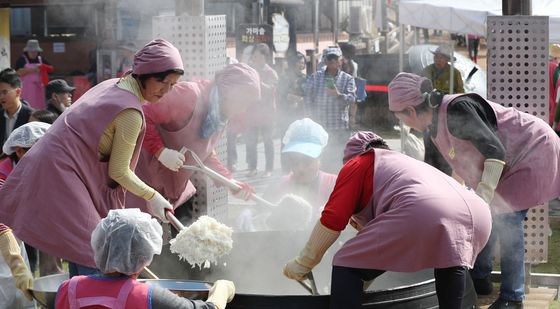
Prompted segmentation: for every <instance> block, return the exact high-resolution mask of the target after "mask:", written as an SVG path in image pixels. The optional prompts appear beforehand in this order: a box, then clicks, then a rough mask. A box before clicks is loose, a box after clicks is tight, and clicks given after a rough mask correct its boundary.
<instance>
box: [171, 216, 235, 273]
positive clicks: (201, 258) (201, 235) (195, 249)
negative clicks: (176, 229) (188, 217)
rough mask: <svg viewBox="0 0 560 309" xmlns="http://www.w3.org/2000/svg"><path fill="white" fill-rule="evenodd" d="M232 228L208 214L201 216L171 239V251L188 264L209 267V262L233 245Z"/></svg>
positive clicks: (226, 251) (223, 253)
mask: <svg viewBox="0 0 560 309" xmlns="http://www.w3.org/2000/svg"><path fill="white" fill-rule="evenodd" d="M232 232H233V231H232V229H231V228H230V227H228V226H227V225H225V224H222V223H220V222H218V221H216V219H214V218H211V217H209V216H201V217H200V218H199V219H198V220H196V221H195V222H194V223H193V224H191V225H190V226H189V227H187V228H185V229H184V230H182V231H181V232H180V233H179V234H178V235H177V237H176V238H175V239H172V240H171V241H170V242H169V243H170V244H171V246H170V249H171V252H173V253H176V254H178V255H179V258H180V259H182V260H186V261H187V262H188V263H189V264H191V265H192V266H193V267H194V266H199V267H203V266H204V268H209V267H210V264H211V263H214V264H218V261H217V259H218V258H220V257H222V256H224V255H226V254H229V252H230V251H231V248H232V247H233V240H232V239H231V234H232Z"/></svg>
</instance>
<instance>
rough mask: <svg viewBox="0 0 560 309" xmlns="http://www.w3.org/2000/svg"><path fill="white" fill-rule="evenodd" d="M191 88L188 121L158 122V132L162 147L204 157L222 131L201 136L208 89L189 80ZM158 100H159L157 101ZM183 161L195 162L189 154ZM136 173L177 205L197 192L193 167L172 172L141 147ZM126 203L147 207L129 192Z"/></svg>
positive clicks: (143, 208)
mask: <svg viewBox="0 0 560 309" xmlns="http://www.w3.org/2000/svg"><path fill="white" fill-rule="evenodd" d="M189 84H190V86H192V87H191V89H192V91H194V92H196V94H197V95H196V97H197V98H198V99H197V101H196V102H192V104H196V106H195V107H194V110H193V113H192V116H191V118H190V120H189V121H188V123H187V124H186V125H184V126H183V127H182V128H179V129H177V130H168V129H166V127H165V126H164V125H160V126H158V130H159V134H160V136H161V138H162V139H163V143H164V144H165V147H167V148H170V149H175V150H179V149H181V148H182V147H187V148H188V149H190V150H192V151H194V152H195V153H196V154H197V155H198V156H199V157H200V159H201V160H203V161H205V160H206V159H207V158H208V157H209V156H210V154H211V153H212V151H213V149H214V145H215V144H216V142H217V141H218V138H219V137H220V135H221V133H222V132H221V131H219V132H217V133H214V134H213V135H212V136H211V137H210V138H209V139H203V138H202V137H200V128H201V127H202V123H203V121H204V120H205V119H206V115H207V114H208V104H209V102H208V100H206V99H204V94H205V93H207V92H208V91H209V89H206V87H204V86H203V85H202V84H197V83H189ZM157 104H161V103H157ZM169 126H170V127H177V125H176V124H170V125H169ZM185 157H186V161H185V164H188V165H196V164H195V161H194V160H193V159H192V158H191V156H189V155H188V153H187V154H185ZM136 174H137V175H138V177H140V179H142V180H143V181H144V182H145V183H146V184H148V185H149V186H151V187H152V188H154V189H155V190H156V191H158V192H159V193H161V194H162V195H163V196H164V197H165V198H167V199H169V201H170V202H171V203H172V204H173V205H174V207H178V206H180V205H181V204H183V203H184V202H185V201H187V200H188V199H189V198H190V197H192V196H193V195H194V194H195V193H196V189H195V188H194V186H193V185H192V183H190V181H189V178H190V177H191V176H192V174H193V171H190V170H186V169H179V171H177V172H174V171H171V170H170V169H168V168H166V167H165V166H164V165H163V164H161V163H160V162H159V161H158V159H157V158H156V157H155V156H153V155H152V154H150V153H149V152H148V151H147V150H146V149H142V151H141V154H140V160H139V162H138V166H137V167H136ZM126 205H127V207H129V208H130V207H137V208H140V209H141V210H145V209H146V208H147V205H146V201H145V200H143V199H140V198H138V197H136V196H133V195H132V194H129V195H128V196H127V202H126Z"/></svg>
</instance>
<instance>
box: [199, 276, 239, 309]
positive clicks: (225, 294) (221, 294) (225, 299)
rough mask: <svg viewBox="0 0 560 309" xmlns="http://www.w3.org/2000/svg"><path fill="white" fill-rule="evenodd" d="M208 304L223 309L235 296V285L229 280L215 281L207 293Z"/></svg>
mask: <svg viewBox="0 0 560 309" xmlns="http://www.w3.org/2000/svg"><path fill="white" fill-rule="evenodd" d="M208 295H209V296H208V299H207V300H206V301H207V302H209V303H213V304H214V306H216V308H218V309H224V308H225V307H226V303H229V302H230V301H231V300H232V299H233V296H234V295H235V285H234V284H233V282H231V281H229V280H217V281H216V282H215V283H214V285H213V286H212V288H211V289H210V291H209V292H208Z"/></svg>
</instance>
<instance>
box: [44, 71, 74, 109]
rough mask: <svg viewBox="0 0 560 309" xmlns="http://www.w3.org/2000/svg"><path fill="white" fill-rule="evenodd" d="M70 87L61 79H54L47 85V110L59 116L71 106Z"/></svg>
mask: <svg viewBox="0 0 560 309" xmlns="http://www.w3.org/2000/svg"><path fill="white" fill-rule="evenodd" d="M75 89H76V88H74V87H71V86H69V85H68V83H66V81H65V80H63V79H54V80H51V81H50V82H49V83H48V84H47V110H48V111H51V112H53V113H55V114H56V115H57V116H60V114H62V112H64V111H65V110H66V109H67V108H68V107H70V105H71V104H72V93H73V92H74V90H75Z"/></svg>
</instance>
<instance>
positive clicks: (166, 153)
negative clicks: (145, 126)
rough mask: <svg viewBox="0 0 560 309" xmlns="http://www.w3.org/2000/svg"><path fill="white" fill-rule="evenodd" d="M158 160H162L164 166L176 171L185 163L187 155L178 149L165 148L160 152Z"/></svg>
mask: <svg viewBox="0 0 560 309" xmlns="http://www.w3.org/2000/svg"><path fill="white" fill-rule="evenodd" d="M158 161H159V162H161V164H163V166H165V167H167V168H168V169H170V170H172V171H174V172H176V171H178V170H179V169H180V168H181V166H183V164H184V163H185V155H183V154H182V153H180V152H179V151H177V150H173V149H169V148H163V150H162V151H161V153H160V154H159V157H158Z"/></svg>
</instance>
